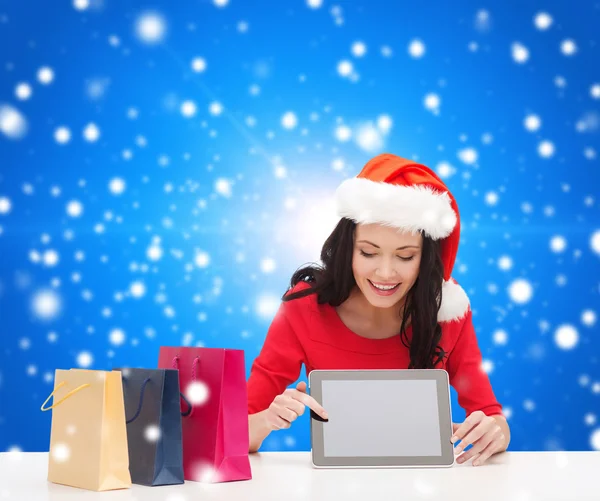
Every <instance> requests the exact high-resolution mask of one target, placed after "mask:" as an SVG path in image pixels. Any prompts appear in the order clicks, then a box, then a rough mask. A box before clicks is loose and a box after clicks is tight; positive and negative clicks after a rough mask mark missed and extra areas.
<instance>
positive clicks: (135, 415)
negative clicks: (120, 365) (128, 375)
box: [123, 377, 150, 424]
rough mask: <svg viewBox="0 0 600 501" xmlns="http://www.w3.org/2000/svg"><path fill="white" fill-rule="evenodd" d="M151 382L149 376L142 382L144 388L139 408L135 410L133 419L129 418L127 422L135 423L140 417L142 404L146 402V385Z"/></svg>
mask: <svg viewBox="0 0 600 501" xmlns="http://www.w3.org/2000/svg"><path fill="white" fill-rule="evenodd" d="M123 380H126V379H125V378H123ZM149 382H150V378H149V377H147V378H146V379H144V382H143V383H142V389H141V390H140V401H139V402H138V408H137V410H136V411H135V414H134V415H133V417H132V418H131V419H128V420H127V421H125V423H126V424H129V423H133V422H134V421H135V420H136V419H137V418H138V417H139V415H140V412H142V405H143V404H144V391H145V390H146V385H147V384H148V383H149Z"/></svg>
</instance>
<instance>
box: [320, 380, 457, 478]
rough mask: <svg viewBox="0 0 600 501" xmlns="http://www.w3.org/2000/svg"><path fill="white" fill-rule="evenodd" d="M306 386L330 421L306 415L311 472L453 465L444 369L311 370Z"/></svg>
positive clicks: (450, 414)
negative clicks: (333, 469) (321, 469)
mask: <svg viewBox="0 0 600 501" xmlns="http://www.w3.org/2000/svg"><path fill="white" fill-rule="evenodd" d="M308 383H309V388H310V394H311V395H312V397H313V398H315V399H316V400H317V401H318V402H319V403H320V404H321V405H323V407H324V408H325V410H326V411H327V413H328V418H329V419H328V420H327V421H326V422H324V421H323V420H321V419H320V418H319V417H318V416H317V415H316V414H315V413H313V412H311V419H310V423H311V424H310V426H311V449H312V451H311V452H312V463H313V465H314V467H316V468H369V467H449V466H452V465H453V464H454V446H453V444H452V443H451V442H450V438H451V437H452V412H451V408H450V405H451V404H450V383H449V378H448V373H447V372H446V371H445V370H443V369H398V370H333V371H329V370H315V371H311V373H310V374H309V377H308Z"/></svg>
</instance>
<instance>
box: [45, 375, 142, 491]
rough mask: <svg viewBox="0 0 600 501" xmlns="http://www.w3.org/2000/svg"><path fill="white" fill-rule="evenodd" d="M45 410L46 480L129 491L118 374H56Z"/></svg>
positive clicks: (96, 488)
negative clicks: (48, 422)
mask: <svg viewBox="0 0 600 501" xmlns="http://www.w3.org/2000/svg"><path fill="white" fill-rule="evenodd" d="M52 396H54V403H53V405H52V406H51V407H45V406H46V404H47V403H48V401H49V400H50V398H51V397H52ZM49 409H53V410H52V430H51V434H50V454H49V459H48V480H49V481H50V482H54V483H57V484H64V485H70V486H72V487H80V488H82V489H89V490H93V491H107V490H112V489H125V488H129V487H131V476H130V474H129V453H128V449H127V429H126V425H125V405H124V402H123V385H122V381H121V372H119V371H112V372H105V371H92V370H79V369H71V370H57V371H56V373H55V378H54V391H53V392H52V393H51V394H50V396H49V397H48V398H47V399H46V401H45V402H44V404H43V405H42V410H43V411H47V410H49Z"/></svg>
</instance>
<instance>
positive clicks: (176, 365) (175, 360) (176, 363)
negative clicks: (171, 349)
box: [171, 355, 200, 417]
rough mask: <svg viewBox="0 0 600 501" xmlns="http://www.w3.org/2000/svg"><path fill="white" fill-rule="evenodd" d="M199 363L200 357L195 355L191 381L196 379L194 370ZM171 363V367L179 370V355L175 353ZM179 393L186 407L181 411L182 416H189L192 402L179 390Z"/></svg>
mask: <svg viewBox="0 0 600 501" xmlns="http://www.w3.org/2000/svg"><path fill="white" fill-rule="evenodd" d="M199 363H200V357H196V358H195V359H194V363H193V364H192V381H194V382H195V381H196V378H197V375H196V370H197V367H198V364H199ZM171 365H172V367H173V369H176V370H179V355H175V356H174V357H173V360H172V361H171ZM179 395H180V396H181V398H182V400H183V401H184V402H185V403H186V404H187V406H188V409H187V411H185V412H182V413H181V415H182V416H184V417H185V416H189V415H190V414H191V413H192V404H191V403H190V401H189V400H188V399H187V398H185V395H184V394H183V393H181V392H179Z"/></svg>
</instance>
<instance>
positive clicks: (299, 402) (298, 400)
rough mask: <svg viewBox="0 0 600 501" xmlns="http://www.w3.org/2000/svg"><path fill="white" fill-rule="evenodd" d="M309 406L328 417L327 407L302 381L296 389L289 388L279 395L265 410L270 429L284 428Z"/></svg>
mask: <svg viewBox="0 0 600 501" xmlns="http://www.w3.org/2000/svg"><path fill="white" fill-rule="evenodd" d="M306 407H308V408H309V409H312V410H313V411H315V412H316V413H317V414H318V415H319V416H321V417H322V418H323V419H328V418H327V412H325V409H323V407H322V406H321V405H320V404H319V403H318V402H317V401H316V400H315V399H314V398H313V397H311V396H310V395H307V393H306V383H305V382H300V383H298V385H297V386H296V388H295V389H293V388H288V389H287V390H285V391H284V392H283V393H282V394H281V395H277V396H276V397H275V400H273V402H272V403H271V405H270V406H269V408H268V409H267V410H266V411H265V420H266V423H267V426H268V427H269V429H270V430H283V429H287V428H289V427H290V426H291V424H292V423H293V422H294V421H295V420H296V419H297V418H298V416H302V414H304V410H305V409H306Z"/></svg>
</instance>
